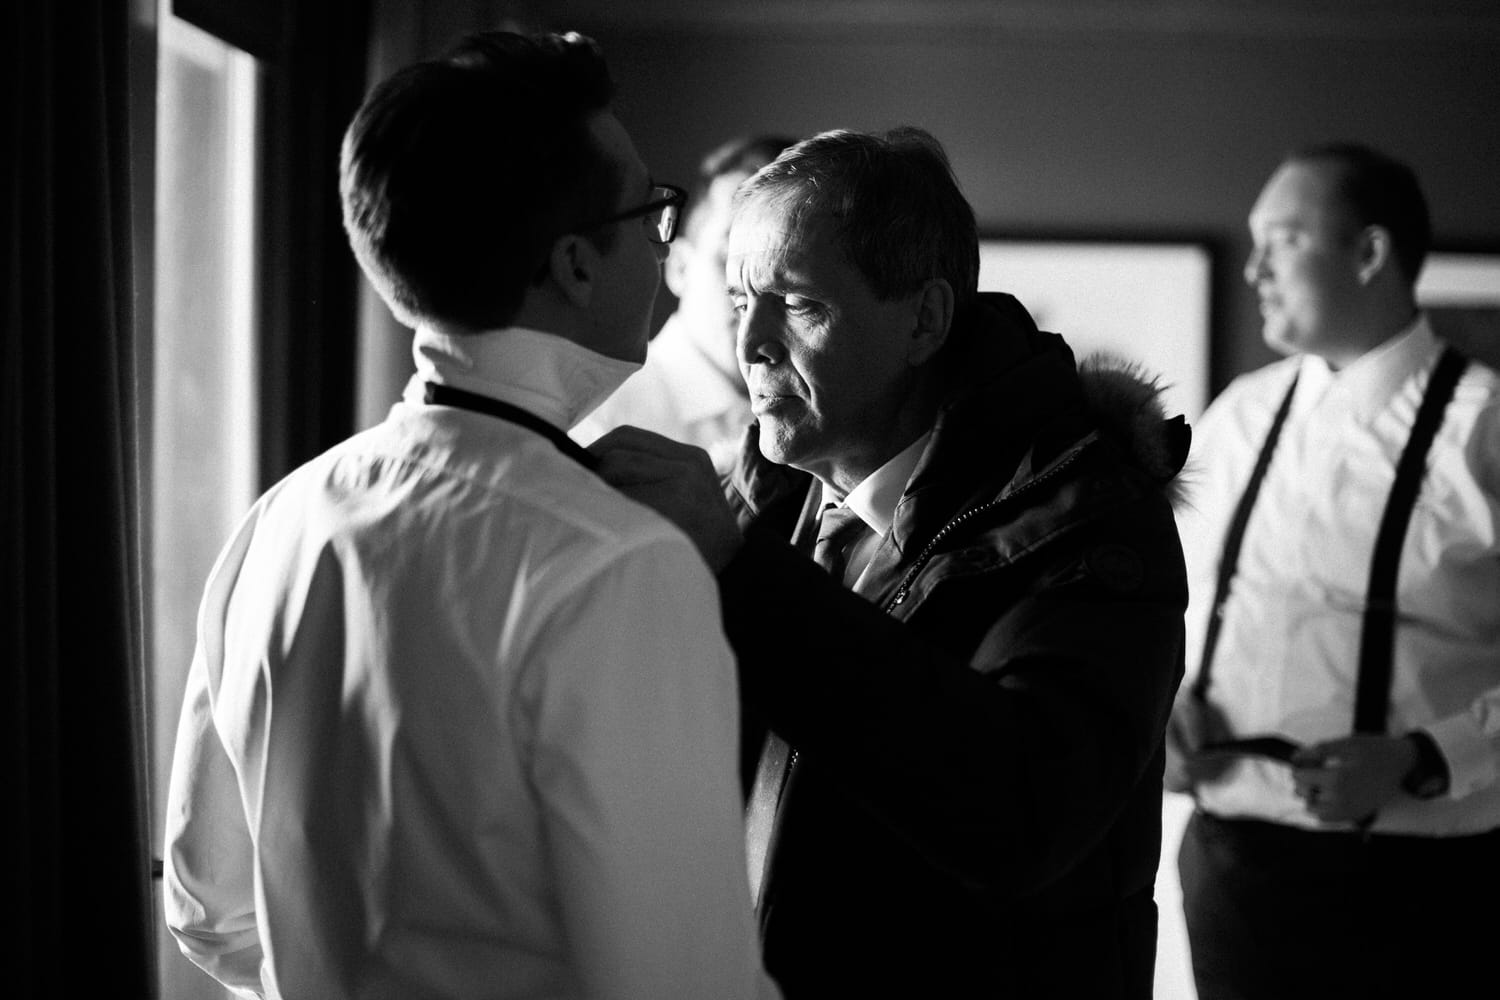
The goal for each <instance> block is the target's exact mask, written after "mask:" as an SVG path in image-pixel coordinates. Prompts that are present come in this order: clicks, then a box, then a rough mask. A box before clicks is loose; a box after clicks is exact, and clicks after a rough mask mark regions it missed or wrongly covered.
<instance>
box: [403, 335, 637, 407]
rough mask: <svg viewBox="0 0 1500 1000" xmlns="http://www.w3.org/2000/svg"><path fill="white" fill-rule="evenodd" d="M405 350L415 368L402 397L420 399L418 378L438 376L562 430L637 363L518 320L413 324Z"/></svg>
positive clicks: (427, 379)
mask: <svg viewBox="0 0 1500 1000" xmlns="http://www.w3.org/2000/svg"><path fill="white" fill-rule="evenodd" d="M411 350H412V358H413V359H414V360H415V361H416V366H417V372H416V374H415V375H413V376H412V378H411V381H410V382H408V383H407V386H406V392H405V399H406V401H407V402H409V403H420V402H421V401H422V391H423V390H422V384H423V383H424V382H438V383H441V384H443V385H451V386H453V387H455V388H458V389H466V390H468V391H469V392H476V393H479V394H480V395H484V396H489V397H491V398H494V399H499V400H503V401H505V402H507V403H510V404H512V405H514V406H519V407H521V408H522V409H523V410H526V411H528V412H530V413H532V414H534V415H536V416H538V417H541V418H542V419H543V420H545V421H547V422H548V423H550V424H553V425H554V426H556V427H558V428H560V429H562V430H570V429H572V427H573V426H574V425H575V424H577V423H578V421H580V420H582V419H583V418H584V417H586V416H588V415H589V414H590V413H592V412H593V411H594V410H595V409H597V408H598V406H599V404H600V403H602V402H604V400H605V399H606V398H608V397H609V395H610V393H612V392H614V391H615V390H616V389H618V388H619V387H620V386H621V385H622V384H623V383H624V381H625V379H626V378H628V377H629V376H630V375H631V374H633V373H634V372H635V371H636V370H638V369H639V368H640V367H641V366H640V365H639V364H638V363H635V362H630V361H621V360H619V359H617V358H610V357H606V356H604V355H603V354H599V353H598V352H596V351H591V350H589V349H588V348H586V347H582V346H580V345H578V344H575V343H573V342H572V341H571V340H568V339H566V338H565V337H559V336H558V335H557V334H553V333H546V332H544V331H542V330H533V329H529V328H527V327H521V326H512V327H505V328H503V329H500V330H485V331H481V332H478V333H461V334H460V333H449V332H445V331H442V330H438V329H435V328H433V327H429V326H421V327H418V328H417V332H416V336H415V337H414V338H413V339H412V348H411Z"/></svg>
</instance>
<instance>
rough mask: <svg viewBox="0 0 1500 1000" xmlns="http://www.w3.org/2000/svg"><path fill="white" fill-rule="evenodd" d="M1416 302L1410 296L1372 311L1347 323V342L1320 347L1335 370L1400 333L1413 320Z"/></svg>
mask: <svg viewBox="0 0 1500 1000" xmlns="http://www.w3.org/2000/svg"><path fill="white" fill-rule="evenodd" d="M1416 318H1417V307H1416V303H1415V302H1413V301H1412V300H1411V299H1410V298H1407V299H1406V300H1405V301H1404V302H1401V303H1396V304H1393V305H1392V306H1389V307H1387V308H1384V309H1380V310H1377V311H1374V312H1372V313H1371V314H1370V315H1368V316H1365V317H1363V318H1361V319H1360V320H1359V321H1357V322H1355V323H1353V324H1351V326H1350V330H1351V333H1350V336H1349V338H1348V341H1347V346H1345V347H1341V348H1332V349H1328V350H1324V351H1320V352H1319V354H1320V356H1321V357H1322V358H1323V360H1324V361H1326V362H1328V366H1329V367H1330V368H1332V369H1334V370H1335V371H1338V370H1339V369H1342V368H1346V367H1348V366H1349V365H1351V364H1353V363H1354V362H1356V361H1358V360H1359V359H1360V358H1362V357H1364V356H1365V355H1366V354H1368V353H1370V352H1371V351H1373V350H1375V348H1377V347H1379V346H1380V345H1382V344H1385V343H1388V342H1389V341H1390V340H1391V339H1392V338H1394V337H1398V336H1400V335H1401V334H1402V333H1404V332H1405V331H1406V330H1407V329H1409V328H1410V327H1411V325H1412V323H1414V322H1415V321H1416Z"/></svg>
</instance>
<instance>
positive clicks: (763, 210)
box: [730, 199, 829, 292]
mask: <svg viewBox="0 0 1500 1000" xmlns="http://www.w3.org/2000/svg"><path fill="white" fill-rule="evenodd" d="M798 207H799V206H798V205H797V204H795V203H790V204H789V203H786V202H782V203H779V204H778V203H776V202H772V201H770V200H766V199H762V200H756V201H749V202H744V203H741V204H740V205H738V206H737V207H736V209H735V213H734V221H733V223H732V233H731V240H730V259H731V260H733V259H735V258H738V260H739V266H738V272H739V278H740V280H741V281H742V282H743V283H744V285H745V288H746V290H747V291H749V290H760V291H769V292H784V291H788V290H793V289H801V288H806V287H809V286H810V285H811V284H812V281H811V279H810V278H809V277H808V275H807V274H806V273H805V271H806V268H805V267H803V268H801V269H799V268H798V267H797V265H798V264H799V258H800V257H804V256H805V255H806V254H807V253H808V252H809V250H810V248H811V247H812V246H813V244H815V243H816V242H817V240H818V236H819V234H820V233H821V232H822V227H823V225H824V224H825V223H826V222H827V221H829V220H825V219H823V218H821V217H813V216H807V215H805V214H803V213H801V212H799V211H797V209H798ZM751 224H753V225H754V228H755V231H756V235H757V236H758V237H759V241H758V242H757V244H756V245H754V246H747V245H746V240H745V239H744V234H745V232H746V231H747V229H748V227H749V226H750V225H751Z"/></svg>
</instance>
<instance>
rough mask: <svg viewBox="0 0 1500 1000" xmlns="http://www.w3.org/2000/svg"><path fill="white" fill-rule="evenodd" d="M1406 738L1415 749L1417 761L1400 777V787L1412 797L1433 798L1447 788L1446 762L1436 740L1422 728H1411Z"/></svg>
mask: <svg viewBox="0 0 1500 1000" xmlns="http://www.w3.org/2000/svg"><path fill="white" fill-rule="evenodd" d="M1406 738H1407V739H1408V740H1410V741H1411V743H1412V746H1414V747H1416V749H1417V762H1416V763H1415V764H1413V765H1412V768H1411V770H1410V771H1407V772H1406V777H1404V778H1402V779H1401V788H1402V790H1403V791H1405V792H1406V794H1407V795H1410V796H1411V797H1412V798H1416V799H1435V798H1437V797H1438V796H1439V795H1442V794H1443V793H1444V792H1446V791H1447V790H1448V762H1447V761H1446V760H1444V759H1443V752H1442V751H1441V750H1439V749H1438V745H1437V741H1436V740H1434V739H1433V738H1432V737H1431V736H1430V735H1428V734H1427V733H1426V732H1424V731H1423V730H1421V729H1413V730H1412V731H1411V732H1409V733H1407V734H1406Z"/></svg>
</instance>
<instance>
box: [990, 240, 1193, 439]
mask: <svg viewBox="0 0 1500 1000" xmlns="http://www.w3.org/2000/svg"><path fill="white" fill-rule="evenodd" d="M1212 287H1213V255H1212V252H1211V251H1210V249H1209V247H1208V246H1207V244H1205V243H1201V242H1173V241H1168V240H1132V239H1115V238H1098V239H1096V238H1059V239H1050V238H1029V237H1028V238H1010V237H1004V236H989V237H985V238H982V239H981V240H980V241H979V288H980V291H1001V292H1009V293H1010V294H1012V295H1014V296H1015V297H1016V298H1017V299H1019V300H1020V302H1021V304H1022V305H1024V306H1025V307H1026V308H1027V310H1028V311H1029V312H1030V313H1031V315H1032V318H1033V319H1035V320H1036V323H1037V326H1038V327H1040V328H1041V329H1043V330H1048V331H1051V332H1054V333H1058V334H1061V335H1062V337H1063V339H1064V340H1066V341H1067V342H1068V344H1069V346H1071V347H1072V349H1073V353H1074V355H1075V357H1076V358H1077V359H1078V360H1079V361H1080V362H1081V361H1083V360H1084V359H1085V358H1087V357H1089V356H1090V355H1098V354H1108V355H1113V356H1115V357H1117V358H1119V359H1121V360H1123V361H1125V362H1127V363H1132V364H1135V365H1138V366H1139V367H1140V369H1141V371H1142V373H1143V374H1145V375H1146V376H1147V377H1148V378H1150V377H1155V378H1159V379H1160V381H1161V384H1162V386H1163V392H1162V396H1163V402H1164V404H1165V406H1166V409H1167V411H1168V413H1169V414H1178V413H1181V414H1183V415H1184V416H1186V417H1187V419H1188V420H1189V421H1192V420H1195V419H1196V418H1197V417H1198V416H1199V414H1201V413H1202V412H1203V409H1204V407H1205V406H1207V404H1208V387H1209V329H1210V322H1211V317H1212V306H1213V302H1212Z"/></svg>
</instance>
